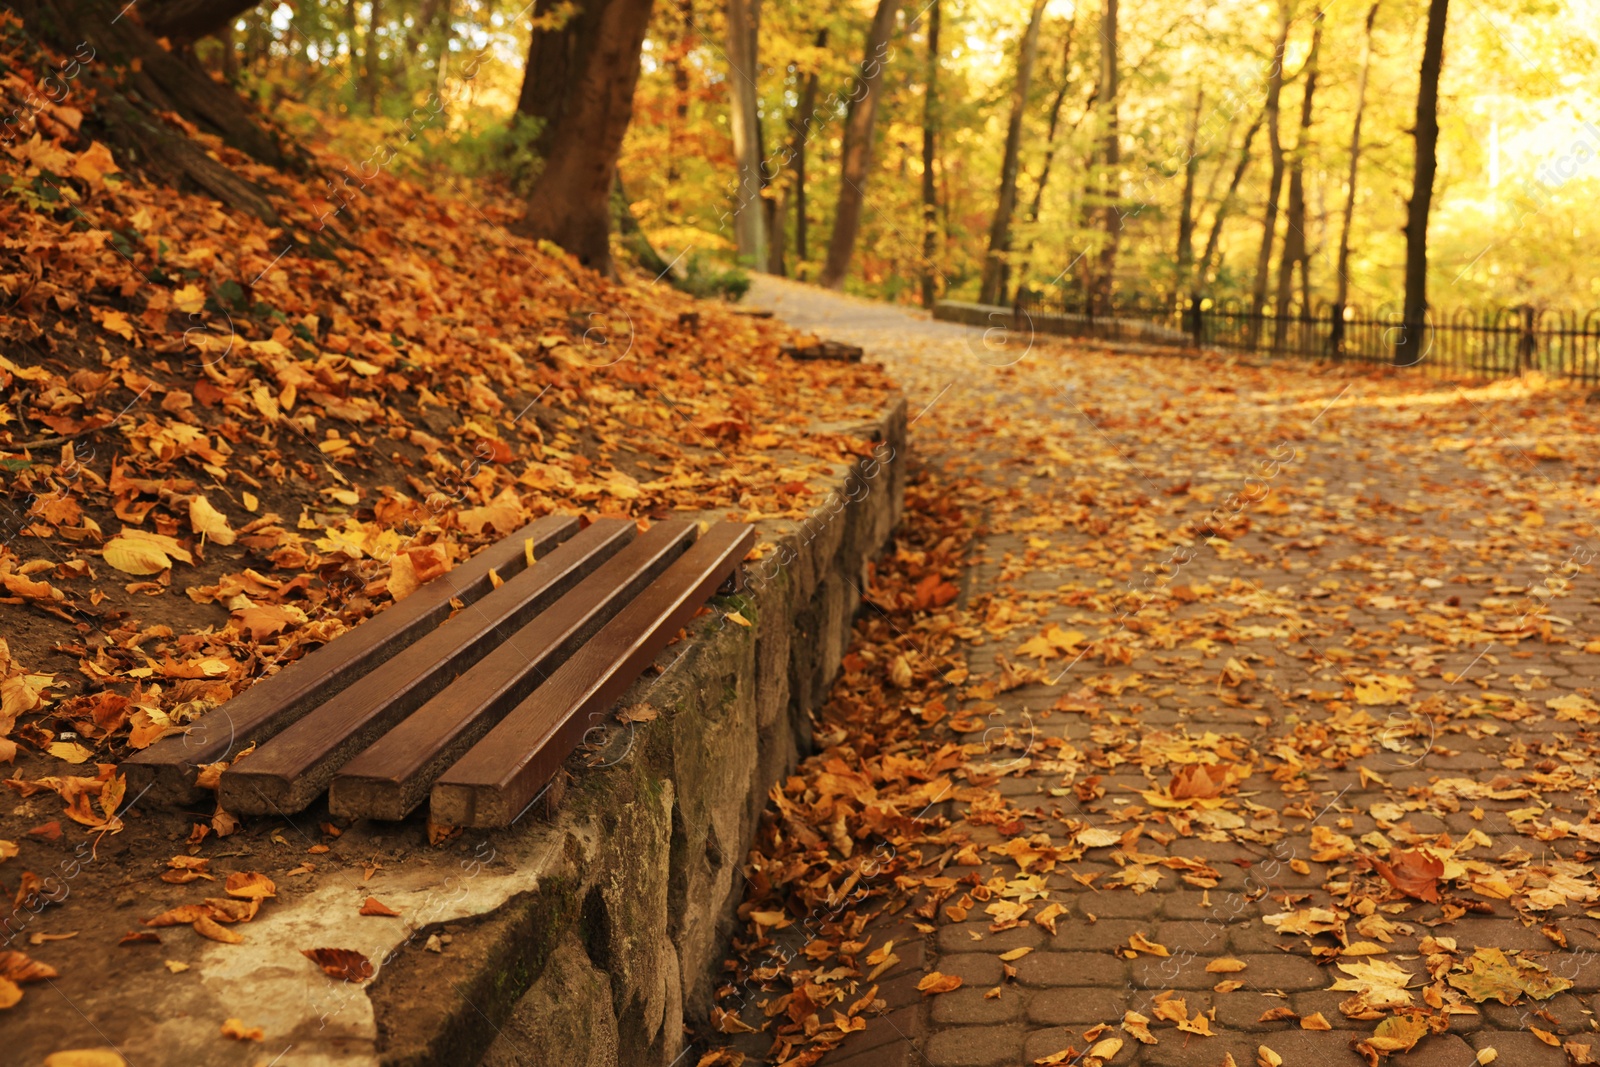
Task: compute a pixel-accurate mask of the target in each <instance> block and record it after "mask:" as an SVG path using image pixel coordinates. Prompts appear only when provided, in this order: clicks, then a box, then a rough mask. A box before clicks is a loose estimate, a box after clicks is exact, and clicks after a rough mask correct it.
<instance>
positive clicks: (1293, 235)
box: [1272, 11, 1322, 348]
mask: <svg viewBox="0 0 1600 1067" xmlns="http://www.w3.org/2000/svg"><path fill="white" fill-rule="evenodd" d="M1313 25H1314V29H1313V30H1312V32H1311V51H1310V52H1308V53H1306V63H1305V67H1304V68H1303V72H1304V74H1305V91H1304V92H1303V93H1302V94H1301V97H1300V132H1299V133H1298V134H1297V135H1296V140H1295V144H1294V155H1293V156H1292V157H1291V158H1290V160H1289V204H1288V208H1287V210H1286V211H1285V213H1284V233H1283V253H1282V255H1281V256H1280V257H1279V260H1278V298H1277V302H1276V303H1275V305H1274V307H1273V314H1274V316H1275V319H1276V321H1275V322H1274V324H1273V335H1272V345H1273V347H1274V348H1282V347H1283V345H1284V342H1285V340H1286V339H1287V338H1288V335H1289V305H1290V302H1291V300H1292V299H1293V296H1294V272H1295V269H1296V268H1299V271H1300V284H1301V289H1302V291H1303V292H1305V293H1309V292H1310V291H1311V279H1310V275H1311V269H1310V268H1311V250H1310V246H1309V244H1308V242H1307V241H1306V179H1305V161H1306V149H1307V148H1308V146H1309V142H1310V140H1311V116H1312V106H1313V103H1312V102H1313V99H1314V97H1315V95H1316V92H1317V53H1318V51H1319V50H1320V49H1321V47H1322V12H1320V11H1319V12H1317V17H1316V19H1315V20H1314V23H1313ZM1300 312H1301V314H1302V315H1309V314H1310V313H1311V308H1310V307H1309V306H1307V303H1306V300H1304V299H1302V301H1301V308H1300Z"/></svg>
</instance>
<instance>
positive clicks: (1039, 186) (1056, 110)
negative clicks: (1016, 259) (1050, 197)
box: [1017, 10, 1100, 277]
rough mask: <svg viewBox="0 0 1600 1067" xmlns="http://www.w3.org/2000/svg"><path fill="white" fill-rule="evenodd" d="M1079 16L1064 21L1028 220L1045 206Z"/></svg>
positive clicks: (1022, 271) (1025, 265)
mask: <svg viewBox="0 0 1600 1067" xmlns="http://www.w3.org/2000/svg"><path fill="white" fill-rule="evenodd" d="M1077 25H1078V19H1077V13H1076V10H1074V13H1073V17H1072V19H1071V20H1070V21H1068V23H1067V34H1066V45H1065V47H1064V48H1063V49H1062V52H1061V84H1060V85H1058V86H1057V87H1056V95H1055V99H1054V100H1053V101H1051V103H1050V122H1049V126H1048V128H1047V129H1046V131H1045V137H1044V163H1043V164H1042V165H1041V166H1040V167H1039V178H1038V180H1037V181H1036V182H1034V186H1033V203H1031V204H1030V205H1029V206H1028V221H1029V222H1038V221H1039V212H1040V211H1041V210H1042V209H1043V207H1044V190H1045V186H1046V185H1047V184H1049V181H1050V166H1051V164H1052V163H1053V162H1054V160H1055V156H1056V132H1057V130H1059V129H1060V126H1061V105H1062V104H1063V103H1064V102H1065V100H1066V98H1067V90H1068V89H1070V88H1071V86H1072V38H1073V35H1074V33H1075V32H1076V30H1077ZM1099 92H1100V89H1099V87H1098V86H1096V87H1095V88H1094V90H1093V91H1091V92H1090V94H1089V100H1088V102H1087V103H1085V104H1084V114H1085V115H1086V114H1088V112H1089V109H1090V108H1091V107H1093V106H1094V101H1095V97H1096V95H1097V94H1098V93H1099ZM1082 121H1083V115H1080V116H1078V120H1077V122H1074V123H1073V124H1072V128H1073V129H1074V130H1076V129H1077V128H1078V123H1079V122H1082ZM1032 253H1033V241H1032V240H1029V242H1028V255H1029V256H1031V255H1032ZM1029 265H1030V264H1029V261H1028V256H1024V257H1023V260H1022V263H1021V264H1020V265H1019V266H1018V268H1017V274H1018V277H1026V276H1027V274H1028V270H1029Z"/></svg>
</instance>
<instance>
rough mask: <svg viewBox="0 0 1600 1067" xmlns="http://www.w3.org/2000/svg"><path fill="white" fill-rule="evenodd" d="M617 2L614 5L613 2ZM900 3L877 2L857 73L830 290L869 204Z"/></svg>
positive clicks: (826, 270) (825, 280)
mask: <svg viewBox="0 0 1600 1067" xmlns="http://www.w3.org/2000/svg"><path fill="white" fill-rule="evenodd" d="M613 2H615V0H613ZM899 9H900V0H878V10H877V14H875V15H874V16H873V18H872V28H871V29H870V30H868V31H867V49H866V56H865V57H864V58H863V59H862V61H861V68H860V69H859V70H858V71H857V72H856V78H855V85H854V88H853V89H852V90H851V93H850V107H849V111H848V114H847V115H846V117H845V124H844V148H843V152H842V159H841V161H840V166H839V204H838V208H837V210H835V211H834V215H833V236H832V238H831V239H830V240H829V242H828V261H827V263H826V265H824V267H823V269H822V278H821V279H820V280H821V282H822V284H823V285H825V286H827V287H828V288H830V289H838V288H839V287H841V286H842V285H844V279H845V275H846V274H848V273H849V272H850V259H851V257H852V256H853V255H854V254H855V248H856V237H857V235H858V234H859V233H860V232H861V209H862V206H863V204H864V202H865V200H866V194H867V174H868V172H869V171H870V169H871V166H872V137H873V128H874V125H875V123H876V119H877V114H878V96H879V93H878V86H879V84H880V83H881V82H882V81H883V69H884V67H885V65H887V63H888V61H889V38H890V36H891V35H892V34H893V32H894V20H895V14H896V12H898V11H899Z"/></svg>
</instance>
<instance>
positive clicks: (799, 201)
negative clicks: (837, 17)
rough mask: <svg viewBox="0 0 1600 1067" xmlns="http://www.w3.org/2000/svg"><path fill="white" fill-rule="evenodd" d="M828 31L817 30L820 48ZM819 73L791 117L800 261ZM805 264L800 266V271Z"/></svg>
mask: <svg viewBox="0 0 1600 1067" xmlns="http://www.w3.org/2000/svg"><path fill="white" fill-rule="evenodd" d="M827 45H828V31H827V30H818V31H817V47H818V48H826V47H827ZM817 84H818V76H817V72H816V71H815V70H813V71H812V72H811V73H810V74H807V75H806V83H805V88H804V89H802V90H801V92H800V102H799V104H798V105H797V106H796V108H795V113H794V117H793V118H791V119H790V120H789V138H790V140H789V158H790V159H791V161H792V162H793V164H794V254H795V259H796V260H797V261H798V263H799V264H804V263H805V261H806V260H808V259H810V258H811V256H810V248H809V246H808V244H807V237H808V234H807V232H806V227H807V218H806V145H807V143H808V142H809V141H810V140H811V120H812V118H814V117H815V116H816V113H817ZM803 269H804V268H803V267H800V266H798V265H797V267H796V271H797V273H798V272H802V271H803Z"/></svg>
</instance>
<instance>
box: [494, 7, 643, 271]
mask: <svg viewBox="0 0 1600 1067" xmlns="http://www.w3.org/2000/svg"><path fill="white" fill-rule="evenodd" d="M545 2H546V0H540V4H539V7H540V8H542V7H544V6H545ZM652 2H653V0H595V2H594V3H592V4H590V5H588V6H586V7H584V8H582V9H580V11H579V13H578V14H577V15H576V16H574V17H573V18H572V19H571V20H569V21H568V23H567V25H566V26H564V27H563V28H562V29H561V30H559V31H554V32H551V31H544V30H539V31H536V32H535V33H534V34H533V37H532V40H531V41H530V42H529V47H528V71H527V74H526V75H525V76H524V81H523V93H522V100H524V101H529V100H532V101H538V100H539V99H540V91H539V87H542V86H547V85H548V83H547V82H546V81H545V78H546V75H547V74H548V71H539V70H537V69H536V66H535V64H536V62H537V61H538V60H540V59H541V58H544V57H550V56H555V57H559V61H560V62H561V65H562V68H563V71H564V73H565V74H566V75H567V76H568V78H569V80H568V82H567V83H566V86H565V91H564V92H561V93H559V94H557V96H558V98H559V100H558V102H559V103H560V105H561V110H560V113H559V114H558V115H556V116H547V115H544V114H539V113H534V114H535V117H538V118H542V119H545V120H546V122H547V127H546V133H547V135H548V136H546V137H543V138H541V140H543V141H546V142H547V143H548V144H549V150H548V151H547V152H546V153H544V158H545V165H544V168H543V169H542V170H541V171H540V172H539V176H538V178H537V179H536V180H535V182H534V186H533V191H532V192H531V193H530V194H529V196H528V210H527V214H526V215H525V216H524V217H523V222H522V229H523V230H524V232H526V233H528V234H529V235H530V236H533V237H539V238H545V239H548V240H551V241H554V242H555V243H556V244H558V245H560V246H561V247H562V248H564V249H566V250H567V251H568V252H570V253H572V254H573V255H574V256H576V257H577V258H578V261H579V262H581V263H583V264H584V265H585V266H588V267H591V268H593V269H594V270H596V271H599V272H600V273H602V274H611V273H612V266H611V244H610V234H611V213H610V211H609V203H608V201H609V198H610V194H611V186H612V181H613V179H614V177H615V174H616V169H617V154H618V153H619V152H620V151H621V150H622V137H623V134H625V133H626V132H627V130H628V122H629V120H630V119H631V118H632V117H633V90H634V86H635V85H636V84H637V83H638V81H639V49H640V46H641V45H642V44H643V43H644V35H645V30H646V29H647V28H648V27H649V24H650V7H651V4H652ZM530 83H534V85H535V91H534V92H532V93H530V92H529V87H530ZM519 106H520V105H519Z"/></svg>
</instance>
